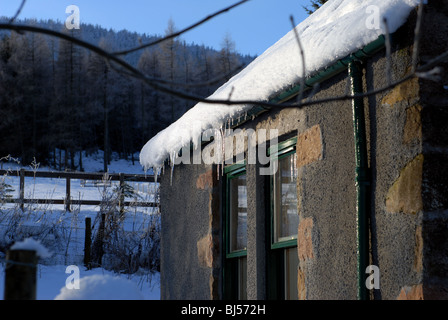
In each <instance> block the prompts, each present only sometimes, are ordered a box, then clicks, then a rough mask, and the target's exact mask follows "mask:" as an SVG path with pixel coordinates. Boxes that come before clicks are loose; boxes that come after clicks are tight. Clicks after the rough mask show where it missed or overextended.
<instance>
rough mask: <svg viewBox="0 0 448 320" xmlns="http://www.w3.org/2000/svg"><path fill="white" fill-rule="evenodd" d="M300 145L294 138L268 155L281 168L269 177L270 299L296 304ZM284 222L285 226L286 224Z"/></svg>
mask: <svg viewBox="0 0 448 320" xmlns="http://www.w3.org/2000/svg"><path fill="white" fill-rule="evenodd" d="M296 144H297V137H294V138H290V139H288V140H285V141H283V142H281V143H279V144H278V145H276V146H274V147H271V148H269V149H268V155H269V156H270V157H271V161H276V163H275V164H274V165H275V166H276V167H277V170H276V173H275V174H273V175H272V176H270V177H269V186H270V188H269V192H270V214H269V215H268V216H269V221H268V223H267V227H268V228H267V234H268V238H269V248H268V255H267V262H268V265H267V282H268V292H267V295H268V298H269V299H285V300H289V299H294V300H296V299H297V298H298V297H297V266H298V254H297V229H298V222H299V217H298V212H297V165H296V164H297V163H296V161H297V158H296V156H295V155H296ZM285 165H286V166H290V168H287V169H288V170H290V175H289V176H288V174H287V173H288V170H284V169H285V168H284V167H285ZM285 171H286V172H285ZM285 173H286V174H285ZM284 181H285V183H284ZM292 183H294V184H292ZM294 214H297V216H294ZM280 221H282V222H284V223H283V224H282V223H280ZM285 221H288V222H285Z"/></svg>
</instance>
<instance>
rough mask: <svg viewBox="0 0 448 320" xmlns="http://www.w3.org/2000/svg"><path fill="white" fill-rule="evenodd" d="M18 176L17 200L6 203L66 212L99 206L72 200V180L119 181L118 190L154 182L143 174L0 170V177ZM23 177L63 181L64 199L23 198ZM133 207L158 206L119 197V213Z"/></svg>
mask: <svg viewBox="0 0 448 320" xmlns="http://www.w3.org/2000/svg"><path fill="white" fill-rule="evenodd" d="M5 174H6V175H8V176H18V177H19V178H20V181H19V198H16V199H7V200H6V202H8V203H19V204H20V207H21V209H22V210H23V208H24V204H27V203H33V204H59V205H65V209H66V210H67V211H71V205H100V204H101V200H82V199H78V200H76V199H72V198H71V194H70V189H71V188H70V186H71V180H72V179H79V180H84V181H87V180H92V181H104V179H105V178H107V181H119V186H120V190H123V187H124V184H125V182H131V181H132V182H155V181H156V179H154V176H153V175H144V174H124V173H108V174H107V175H105V174H104V173H85V172H57V171H30V170H25V169H20V170H9V171H8V170H0V175H5ZM25 177H33V178H53V179H65V181H66V183H65V198H64V199H34V198H33V199H27V198H25ZM129 205H132V206H135V207H156V206H157V205H158V204H157V203H155V202H146V201H125V197H124V194H122V195H121V197H120V201H119V207H120V212H121V211H123V210H124V207H126V206H129Z"/></svg>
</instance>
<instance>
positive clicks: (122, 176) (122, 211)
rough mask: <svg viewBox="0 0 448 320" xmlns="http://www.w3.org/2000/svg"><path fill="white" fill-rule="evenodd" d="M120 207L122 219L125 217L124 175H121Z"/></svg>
mask: <svg viewBox="0 0 448 320" xmlns="http://www.w3.org/2000/svg"><path fill="white" fill-rule="evenodd" d="M118 205H119V207H120V217H122V216H123V213H124V175H123V173H120V201H119V204H118Z"/></svg>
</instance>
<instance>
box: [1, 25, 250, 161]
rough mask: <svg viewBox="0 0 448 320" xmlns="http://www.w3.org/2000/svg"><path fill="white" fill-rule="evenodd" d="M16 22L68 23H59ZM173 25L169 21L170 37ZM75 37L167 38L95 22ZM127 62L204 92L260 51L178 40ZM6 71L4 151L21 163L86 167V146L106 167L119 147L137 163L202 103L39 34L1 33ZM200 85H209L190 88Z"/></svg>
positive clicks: (126, 41) (108, 42) (117, 43)
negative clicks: (146, 147) (137, 156)
mask: <svg viewBox="0 0 448 320" xmlns="http://www.w3.org/2000/svg"><path fill="white" fill-rule="evenodd" d="M16 23H18V24H33V25H37V26H39V27H43V28H46V29H52V30H56V31H61V30H63V29H64V26H63V24H62V23H59V22H55V21H52V20H49V21H34V20H22V21H20V20H19V21H17V22H16ZM174 30H175V29H174V26H173V25H170V26H169V27H168V28H167V33H170V32H173V31H174ZM70 33H71V35H73V36H75V37H78V38H80V39H83V40H84V41H87V42H90V43H92V44H95V45H98V46H100V47H102V48H104V49H107V50H109V51H111V52H116V51H120V50H123V49H128V48H133V47H135V46H138V45H139V44H140V43H148V42H151V41H153V40H155V39H158V37H160V36H158V35H147V34H137V33H135V32H129V31H127V30H121V31H114V30H107V29H104V28H102V27H101V26H98V25H96V26H94V25H90V24H82V25H81V28H80V30H72V31H70ZM123 59H125V60H126V61H127V62H128V63H130V64H132V65H133V66H135V67H137V68H138V69H139V70H141V71H142V72H144V73H145V74H147V75H148V76H149V77H153V78H155V79H162V80H165V81H169V82H170V83H175V84H176V85H172V87H173V88H175V89H178V90H183V91H188V92H190V93H192V94H195V95H198V96H202V97H207V96H208V95H210V94H211V93H213V92H214V91H215V90H216V88H217V87H219V86H220V85H222V84H223V83H224V82H225V81H226V80H227V79H228V78H229V76H230V74H231V71H232V70H235V69H236V68H237V67H239V66H245V65H247V64H248V63H249V62H250V61H251V60H253V57H248V56H242V55H240V54H238V53H237V52H236V50H235V48H234V43H233V42H232V40H231V39H228V38H226V39H224V40H223V49H222V50H220V51H217V50H213V49H211V48H208V47H205V46H203V45H196V44H187V43H185V42H184V41H182V39H176V40H175V41H166V42H163V43H161V44H159V45H157V46H153V47H151V48H150V49H145V50H140V51H137V52H134V53H131V54H129V55H126V56H124V57H123ZM0 71H1V72H0V110H1V111H0V115H1V117H2V121H1V122H0V130H1V132H2V135H1V136H0V156H6V155H9V154H10V155H12V156H14V157H18V158H20V159H21V160H22V163H24V164H27V163H30V162H31V161H33V159H34V158H36V159H37V161H39V162H41V163H44V164H48V165H50V166H51V167H53V168H55V169H59V170H64V169H66V168H69V169H76V170H83V169H84V168H83V162H82V160H83V159H82V151H86V152H87V153H91V152H95V151H97V150H104V151H105V152H104V155H105V156H104V163H105V165H104V168H103V170H107V164H108V163H109V162H110V155H111V153H112V152H117V153H118V154H119V155H120V157H122V158H125V159H132V155H133V154H134V153H135V152H136V151H139V150H140V149H141V147H142V146H143V144H144V143H145V142H146V141H148V140H149V139H150V138H151V137H152V136H154V135H155V134H156V133H157V132H159V131H160V130H162V129H164V128H166V127H167V126H168V125H169V124H171V123H172V122H173V121H175V120H177V119H178V118H179V117H180V116H181V115H183V114H184V113H185V112H186V111H187V110H188V109H190V108H191V107H192V106H193V105H194V104H195V102H194V101H186V100H181V99H178V98H175V97H172V96H168V95H166V94H163V93H160V92H158V91H155V90H153V89H151V88H149V87H148V86H146V85H144V84H142V83H141V82H139V81H137V80H135V79H133V78H130V77H128V76H127V75H126V74H123V73H122V72H119V70H117V68H116V66H114V65H113V64H108V63H106V62H105V61H104V59H102V58H101V57H99V56H97V55H96V54H92V53H91V52H89V51H87V50H85V49H83V48H80V47H77V46H74V45H73V44H72V43H69V42H67V41H64V40H60V39H56V38H50V37H47V36H43V35H41V34H37V33H25V34H23V35H21V34H17V33H14V32H13V33H10V32H6V31H3V32H1V33H0ZM224 75H226V77H224ZM220 77H221V79H219V78H220ZM217 78H218V79H219V81H211V80H216V79H217ZM194 83H205V84H206V85H201V86H185V85H184V84H194Z"/></svg>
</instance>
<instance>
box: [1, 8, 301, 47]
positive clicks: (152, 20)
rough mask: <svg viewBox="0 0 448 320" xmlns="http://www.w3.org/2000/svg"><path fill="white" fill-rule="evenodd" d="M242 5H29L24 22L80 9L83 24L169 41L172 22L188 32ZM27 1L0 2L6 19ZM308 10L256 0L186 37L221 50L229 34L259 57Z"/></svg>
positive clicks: (56, 17)
mask: <svg viewBox="0 0 448 320" xmlns="http://www.w3.org/2000/svg"><path fill="white" fill-rule="evenodd" d="M236 2H238V0H165V1H163V0H127V1H123V0H107V1H106V0H68V1H67V0H27V2H26V4H25V7H24V9H23V11H22V13H21V15H20V17H22V18H25V17H26V18H37V19H40V18H42V19H50V18H51V19H54V20H60V21H61V22H64V21H65V20H66V18H67V17H68V14H66V13H65V8H66V7H67V6H68V5H71V4H74V5H77V6H78V7H79V10H80V18H81V23H92V24H98V25H101V26H103V27H106V28H113V29H115V30H121V29H127V30H130V31H136V32H139V33H147V34H157V35H163V34H164V32H165V29H166V27H167V24H168V20H169V19H170V18H171V19H173V21H174V23H175V25H176V28H177V29H183V28H185V27H188V26H190V25H191V24H193V23H195V22H197V21H199V20H200V19H202V18H204V17H206V16H208V15H210V14H212V13H214V12H216V11H218V10H220V9H223V8H225V7H227V6H229V5H231V4H233V3H236ZM20 3H21V0H0V16H12V15H13V14H14V13H15V12H16V10H17V8H18V7H19V5H20ZM302 5H305V6H308V5H309V0H250V1H249V2H247V3H244V4H242V5H241V6H239V7H237V8H235V9H233V10H232V11H230V12H227V13H224V14H223V15H221V16H219V17H216V18H214V19H213V20H210V21H208V22H206V23H205V24H203V25H201V26H200V27H198V28H196V29H195V30H192V31H189V32H188V33H186V34H184V35H183V36H182V39H184V40H185V41H187V42H189V43H192V42H194V43H197V44H204V45H207V46H210V47H214V48H217V49H219V48H220V46H221V43H222V40H223V38H224V36H225V35H226V33H229V34H230V36H231V37H232V39H233V40H234V41H235V44H236V50H237V51H238V52H240V53H243V54H251V55H259V54H261V53H263V52H264V51H265V50H266V49H267V48H269V47H270V46H271V45H273V44H274V43H275V42H276V41H277V40H278V39H280V38H281V37H282V36H284V35H285V34H286V33H287V32H288V31H289V30H291V22H290V19H289V17H290V15H293V17H294V19H295V21H296V23H299V22H300V21H302V20H304V19H305V18H306V17H307V16H308V15H307V14H306V12H305V10H304V9H303V7H302Z"/></svg>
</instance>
